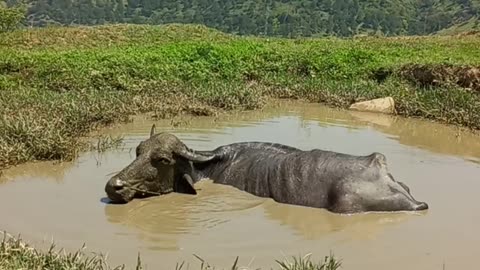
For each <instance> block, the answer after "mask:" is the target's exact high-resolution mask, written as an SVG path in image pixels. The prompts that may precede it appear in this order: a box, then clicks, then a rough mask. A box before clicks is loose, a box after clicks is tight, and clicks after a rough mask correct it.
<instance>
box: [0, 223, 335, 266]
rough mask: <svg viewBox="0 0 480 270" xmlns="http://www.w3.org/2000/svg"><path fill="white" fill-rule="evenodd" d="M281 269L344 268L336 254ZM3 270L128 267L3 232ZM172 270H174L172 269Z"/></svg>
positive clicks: (304, 259)
mask: <svg viewBox="0 0 480 270" xmlns="http://www.w3.org/2000/svg"><path fill="white" fill-rule="evenodd" d="M196 257H197V258H198V259H199V261H200V263H199V267H198V268H195V269H200V270H213V269H218V268H215V267H214V266H212V265H210V264H209V263H208V262H206V261H205V260H204V259H202V258H200V257H198V256H196ZM277 264H278V267H279V268H277V269H279V270H337V269H338V268H339V267H340V266H341V262H340V261H338V260H337V259H336V258H335V257H334V256H333V255H330V256H326V257H325V258H324V260H323V261H320V262H318V263H314V262H312V261H311V260H310V256H309V255H307V256H304V257H298V258H297V257H293V262H290V261H289V260H284V261H277ZM0 269H2V270H17V269H29V270H40V269H42V270H43V269H51V270H71V269H78V270H124V269H127V268H126V266H125V265H118V266H111V265H110V264H109V263H108V261H107V259H106V257H105V256H104V255H102V254H96V253H92V254H86V253H85V246H83V247H82V248H81V249H79V250H77V251H76V252H71V253H70V252H66V251H65V250H63V249H57V248H56V247H55V245H54V244H52V245H51V246H50V248H49V249H48V250H46V251H42V250H39V249H36V248H34V247H32V246H30V245H28V244H27V243H25V242H24V241H22V239H21V238H20V237H12V236H10V235H8V234H7V233H5V232H4V233H3V239H2V241H1V242H0ZM135 269H136V270H141V269H144V265H143V264H142V260H141V258H140V255H137V263H136V266H135ZM182 269H190V267H189V266H187V265H186V264H185V262H183V263H178V264H177V265H176V267H175V270H182ZM229 269H231V270H239V269H245V268H240V266H239V265H238V257H237V259H236V260H235V261H234V262H233V263H232V267H230V268H229ZM172 270H174V269H173V267H172Z"/></svg>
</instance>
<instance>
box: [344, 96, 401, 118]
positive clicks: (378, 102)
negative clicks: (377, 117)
mask: <svg viewBox="0 0 480 270" xmlns="http://www.w3.org/2000/svg"><path fill="white" fill-rule="evenodd" d="M350 110H355V111H363V112H379V113H388V114H391V113H394V112H395V102H394V101H393V98H392V97H386V98H377V99H372V100H367V101H362V102H357V103H354V104H352V105H351V106H350Z"/></svg>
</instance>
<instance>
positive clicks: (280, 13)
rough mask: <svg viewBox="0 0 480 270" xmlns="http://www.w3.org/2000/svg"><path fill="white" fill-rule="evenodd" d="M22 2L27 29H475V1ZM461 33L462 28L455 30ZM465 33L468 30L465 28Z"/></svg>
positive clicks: (302, 32)
mask: <svg viewBox="0 0 480 270" xmlns="http://www.w3.org/2000/svg"><path fill="white" fill-rule="evenodd" d="M2 2H3V4H4V5H7V4H8V5H9V6H11V5H15V4H18V2H26V3H27V4H28V6H29V9H28V18H27V20H26V22H25V24H26V25H29V26H46V25H52V24H53V25H72V24H83V25H98V24H106V23H135V24H166V23H188V24H191V23H193V24H203V25H206V26H208V27H212V28H215V29H217V30H220V31H223V32H228V33H234V34H241V35H268V36H282V37H296V36H325V35H336V36H353V35H358V34H381V35H387V36H392V35H425V34H432V33H436V32H438V31H441V30H443V29H447V28H451V27H453V29H456V28H455V27H456V26H459V25H463V24H464V22H470V21H471V22H472V23H471V24H468V25H467V26H468V27H470V28H475V27H478V19H477V18H478V17H479V10H480V0H390V1H385V0H380V1H374V0H336V1H333V0H318V1H313V0H289V1H287V0H257V1H253V0H213V1H207V0H163V1H157V0H76V1H75V0H59V1H50V0H35V1H31V0H27V1H24V0H7V1H0V5H1V4H2ZM460 30H463V28H460ZM468 30H470V29H468Z"/></svg>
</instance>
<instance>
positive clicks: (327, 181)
mask: <svg viewBox="0 0 480 270" xmlns="http://www.w3.org/2000/svg"><path fill="white" fill-rule="evenodd" d="M203 178H209V179H211V180H213V182H214V183H218V184H224V185H230V186H233V187H236V188H238V189H240V190H242V191H245V192H248V193H251V194H253V195H256V196H260V197H268V198H272V199H273V200H275V201H277V202H279V203H286V204H294V205H301V206H308V207H317V208H325V209H327V210H329V211H332V212H335V213H359V212H369V211H419V210H426V209H428V205H427V203H425V202H420V201H417V200H415V199H414V198H413V196H412V195H411V194H410V190H409V188H408V187H407V185H405V184H404V183H402V182H400V181H397V180H395V179H394V177H393V176H392V175H391V174H390V173H389V172H388V169H387V162H386V158H385V156H384V155H382V154H380V153H376V152H374V153H372V154H370V155H367V156H354V155H348V154H343V153H336V152H331V151H323V150H320V149H313V150H309V151H304V150H300V149H297V148H294V147H290V146H286V145H281V144H276V143H265V142H241V143H233V144H229V145H224V146H220V147H218V148H216V149H214V150H212V151H195V150H192V149H189V148H188V147H187V146H186V145H185V144H184V143H183V142H182V141H180V140H179V139H178V138H177V137H176V136H174V135H172V134H169V133H158V134H157V133H156V132H155V126H152V130H151V134H150V138H148V139H147V140H145V141H143V142H141V143H140V144H139V145H138V147H137V148H136V158H135V160H133V161H132V162H131V163H130V164H129V165H128V166H127V167H125V168H124V169H123V170H122V171H120V172H119V173H118V174H116V175H115V176H113V177H112V178H111V179H110V180H109V181H108V182H107V184H106V186H105V191H106V193H107V195H108V197H109V198H110V200H111V201H112V202H114V203H127V202H129V201H131V200H132V199H134V198H142V197H149V196H157V195H162V194H167V193H170V192H180V193H187V194H196V191H195V188H194V184H195V183H196V182H198V181H200V180H201V179H203Z"/></svg>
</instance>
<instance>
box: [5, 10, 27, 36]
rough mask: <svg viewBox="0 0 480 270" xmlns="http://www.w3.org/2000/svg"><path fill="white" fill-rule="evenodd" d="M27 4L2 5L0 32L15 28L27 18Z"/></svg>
mask: <svg viewBox="0 0 480 270" xmlns="http://www.w3.org/2000/svg"><path fill="white" fill-rule="evenodd" d="M26 11H27V10H26V8H25V6H19V7H10V8H9V7H2V6H0V32H6V31H11V30H14V29H16V28H17V27H18V25H19V24H20V23H21V22H22V20H24V19H25V16H26Z"/></svg>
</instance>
